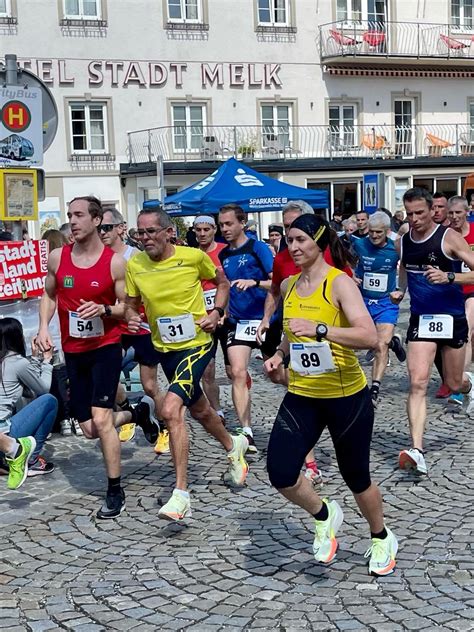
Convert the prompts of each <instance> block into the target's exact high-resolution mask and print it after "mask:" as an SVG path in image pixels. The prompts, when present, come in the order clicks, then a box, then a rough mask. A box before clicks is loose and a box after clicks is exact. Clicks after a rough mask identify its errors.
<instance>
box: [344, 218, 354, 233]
mask: <svg viewBox="0 0 474 632" xmlns="http://www.w3.org/2000/svg"><path fill="white" fill-rule="evenodd" d="M351 225H352V226H355V227H356V228H357V222H356V221H355V220H354V219H350V218H349V219H343V220H342V227H343V228H344V230H345V229H346V228H347V227H348V226H351Z"/></svg>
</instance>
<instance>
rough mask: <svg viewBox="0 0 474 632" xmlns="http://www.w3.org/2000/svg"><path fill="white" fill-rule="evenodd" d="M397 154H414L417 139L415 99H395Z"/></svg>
mask: <svg viewBox="0 0 474 632" xmlns="http://www.w3.org/2000/svg"><path fill="white" fill-rule="evenodd" d="M393 105H394V108H393V111H394V124H395V155H396V156H413V155H414V154H415V151H414V141H415V128H414V125H415V103H414V100H413V99H396V100H395V101H394V104H393Z"/></svg>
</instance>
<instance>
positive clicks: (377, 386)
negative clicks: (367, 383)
mask: <svg viewBox="0 0 474 632" xmlns="http://www.w3.org/2000/svg"><path fill="white" fill-rule="evenodd" d="M370 390H371V391H372V392H374V391H377V393H378V392H379V390H380V380H374V381H373V382H372V387H371V389H370Z"/></svg>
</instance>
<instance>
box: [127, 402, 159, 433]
mask: <svg viewBox="0 0 474 632" xmlns="http://www.w3.org/2000/svg"><path fill="white" fill-rule="evenodd" d="M154 412H155V402H154V401H153V400H152V398H151V397H148V396H147V395H145V396H144V397H143V398H142V400H141V402H140V403H139V404H137V405H136V406H135V408H134V409H133V412H132V419H133V423H136V424H137V425H138V426H140V428H141V429H142V430H143V434H144V435H145V439H146V440H147V441H148V443H156V440H157V439H158V435H159V433H160V426H159V424H158V421H157V420H156V419H155V417H154V414H153V413H154Z"/></svg>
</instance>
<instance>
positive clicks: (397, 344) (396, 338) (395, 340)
mask: <svg viewBox="0 0 474 632" xmlns="http://www.w3.org/2000/svg"><path fill="white" fill-rule="evenodd" d="M390 348H391V349H392V351H393V353H394V354H395V355H396V356H397V360H398V361H399V362H405V360H406V359H407V354H406V351H405V349H404V348H403V344H402V337H401V336H400V334H394V335H393V336H392V340H391V346H390Z"/></svg>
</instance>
